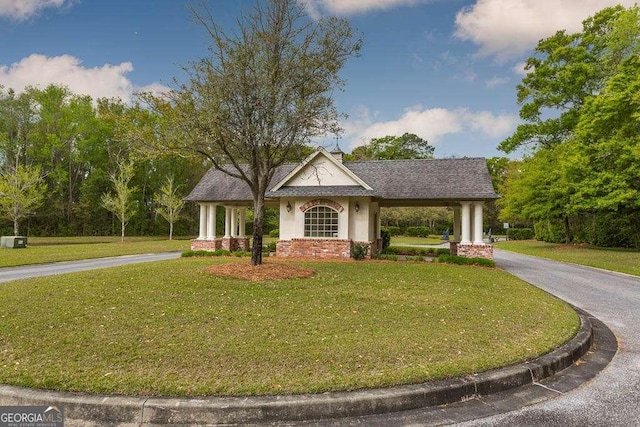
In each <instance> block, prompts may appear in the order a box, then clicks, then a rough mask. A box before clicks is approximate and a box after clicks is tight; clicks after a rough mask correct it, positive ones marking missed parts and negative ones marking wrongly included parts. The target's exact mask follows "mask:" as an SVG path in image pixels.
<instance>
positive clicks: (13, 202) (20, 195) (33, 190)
mask: <svg viewBox="0 0 640 427" xmlns="http://www.w3.org/2000/svg"><path fill="white" fill-rule="evenodd" d="M45 188H46V187H45V186H44V183H43V180H42V175H41V173H40V168H39V167H37V166H36V167H28V166H23V165H20V164H17V165H16V166H14V167H6V168H4V169H3V170H1V171H0V214H1V215H2V216H5V217H7V218H9V219H10V220H11V221H13V234H14V235H16V236H17V235H19V231H20V221H21V220H22V219H24V218H26V217H27V216H29V215H32V214H33V213H34V211H35V210H36V209H37V208H38V207H39V206H40V205H41V204H42V200H43V197H44V191H45Z"/></svg>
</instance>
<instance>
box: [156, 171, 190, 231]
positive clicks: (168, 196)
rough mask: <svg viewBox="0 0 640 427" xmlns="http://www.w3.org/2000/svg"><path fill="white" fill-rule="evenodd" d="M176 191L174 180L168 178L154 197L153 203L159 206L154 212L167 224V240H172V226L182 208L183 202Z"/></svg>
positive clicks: (170, 177)
mask: <svg viewBox="0 0 640 427" xmlns="http://www.w3.org/2000/svg"><path fill="white" fill-rule="evenodd" d="M177 191H178V187H177V186H176V185H175V183H174V178H173V177H172V176H169V177H167V180H166V181H165V183H164V184H163V185H162V187H161V188H160V193H159V194H157V195H156V196H155V201H156V203H158V205H159V206H158V207H157V208H156V211H157V212H158V213H159V214H160V215H161V216H162V217H163V218H164V219H166V220H167V222H168V223H169V240H172V239H173V224H174V223H175V222H176V220H177V219H178V215H179V214H180V211H181V210H182V208H183V207H184V200H182V197H180V196H179V195H178V193H177Z"/></svg>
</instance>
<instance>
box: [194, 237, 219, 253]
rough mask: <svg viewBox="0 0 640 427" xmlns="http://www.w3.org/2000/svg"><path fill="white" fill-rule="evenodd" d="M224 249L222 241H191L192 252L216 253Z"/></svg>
mask: <svg viewBox="0 0 640 427" xmlns="http://www.w3.org/2000/svg"><path fill="white" fill-rule="evenodd" d="M221 248H222V240H221V239H214V240H199V239H194V240H192V241H191V250H192V251H210V252H214V251H217V250H218V249H221Z"/></svg>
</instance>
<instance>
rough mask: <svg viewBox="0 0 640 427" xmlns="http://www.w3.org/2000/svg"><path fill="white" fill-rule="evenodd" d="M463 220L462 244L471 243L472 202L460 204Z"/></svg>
mask: <svg viewBox="0 0 640 427" xmlns="http://www.w3.org/2000/svg"><path fill="white" fill-rule="evenodd" d="M460 205H461V206H462V209H461V210H462V212H461V213H462V218H461V221H460V225H461V227H460V228H461V229H462V238H461V240H460V243H467V244H468V243H471V202H460Z"/></svg>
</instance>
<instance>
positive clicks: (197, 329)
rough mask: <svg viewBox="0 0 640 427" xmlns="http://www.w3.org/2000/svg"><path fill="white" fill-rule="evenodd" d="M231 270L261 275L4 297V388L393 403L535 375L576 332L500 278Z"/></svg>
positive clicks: (120, 275)
mask: <svg viewBox="0 0 640 427" xmlns="http://www.w3.org/2000/svg"><path fill="white" fill-rule="evenodd" d="M114 245H115V243H114ZM36 248H37V247H33V248H31V249H34V250H35V249H36ZM31 249H30V250H31ZM16 252H17V250H16ZM25 253H26V252H25ZM221 262H241V263H244V265H243V266H242V267H240V268H251V267H250V266H249V265H248V261H247V260H246V259H237V258H217V259H204V258H181V259H176V260H170V261H163V262H155V263H145V264H137V265H128V266H123V267H119V268H113V269H101V270H95V271H87V272H79V273H74V274H69V275H61V276H51V277H46V278H37V279H29V280H23V281H16V282H9V283H6V284H3V285H2V286H0V336H1V337H2V339H1V340H0V367H2V369H0V383H3V384H11V385H18V386H26V387H36V388H47V389H55V390H69V391H88V392H95V393H117V394H126V395H164V396H169V395H171V396H199V395H217V396H228V395H256V394H257V395H271V394H281V393H306V392H312V393H321V392H325V391H337V390H353V389H360V388H369V387H384V386H390V385H396V384H408V383H419V382H424V381H429V380H436V379H442V378H446V377H453V376H459V375H464V374H470V373H473V372H479V371H484V370H487V369H490V368H494V367H498V366H502V365H506V364H511V363H515V362H519V361H523V360H526V359H531V358H533V357H536V356H538V355H540V354H542V353H545V352H548V351H550V350H551V349H553V348H555V347H557V346H558V345H559V344H561V343H563V342H565V341H566V340H568V339H569V338H571V337H572V336H573V335H574V334H575V332H576V331H577V328H578V326H579V319H578V317H577V316H576V314H575V313H574V312H573V310H572V309H571V308H570V307H568V306H567V305H566V304H565V303H563V302H561V301H559V300H557V299H555V298H552V297H551V296H549V295H548V294H547V293H545V292H543V291H541V290H539V289H537V288H535V287H533V286H530V285H527V284H525V283H524V282H522V281H520V280H518V279H516V278H514V277H512V276H510V275H508V274H507V273H505V272H503V271H500V270H496V269H487V268H478V267H461V266H454V265H447V264H440V263H424V264H423V263H420V264H416V263H401V262H374V261H366V262H317V263H311V262H309V263H304V264H303V265H305V266H310V267H312V268H314V269H315V270H316V272H317V274H316V276H315V277H313V278H310V279H295V280H283V281H270V280H267V281H263V282H246V281H243V280H237V279H229V278H227V279H223V278H217V277H214V276H212V275H210V274H208V273H206V272H205V271H204V269H205V268H206V267H207V266H209V265H211V264H214V263H221ZM267 262H275V261H274V260H270V259H268V260H267Z"/></svg>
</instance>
